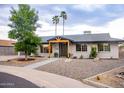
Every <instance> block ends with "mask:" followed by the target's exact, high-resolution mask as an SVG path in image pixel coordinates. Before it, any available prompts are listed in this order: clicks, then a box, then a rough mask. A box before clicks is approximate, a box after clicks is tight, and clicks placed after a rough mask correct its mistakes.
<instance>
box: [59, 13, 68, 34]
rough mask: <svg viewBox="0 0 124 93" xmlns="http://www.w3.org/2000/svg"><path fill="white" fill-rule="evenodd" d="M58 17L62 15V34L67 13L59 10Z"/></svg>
mask: <svg viewBox="0 0 124 93" xmlns="http://www.w3.org/2000/svg"><path fill="white" fill-rule="evenodd" d="M60 17H62V20H63V35H64V24H65V20H67V13H66V12H65V11H61V14H60Z"/></svg>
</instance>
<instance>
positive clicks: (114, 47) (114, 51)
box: [41, 43, 119, 58]
mask: <svg viewBox="0 0 124 93" xmlns="http://www.w3.org/2000/svg"><path fill="white" fill-rule="evenodd" d="M92 46H95V47H97V44H87V51H84V52H82V51H76V45H75V44H70V46H69V53H71V54H72V55H73V56H76V57H77V58H80V56H81V55H83V58H89V55H90V51H91V47H92ZM52 48H53V52H52V54H51V57H54V53H55V52H57V53H59V45H58V44H53V45H52ZM110 49H111V50H110V51H100V52H98V57H99V58H119V49H118V44H114V43H112V44H110ZM41 55H42V56H47V57H48V53H41Z"/></svg>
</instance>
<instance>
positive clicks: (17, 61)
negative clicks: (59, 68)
mask: <svg viewBox="0 0 124 93" xmlns="http://www.w3.org/2000/svg"><path fill="white" fill-rule="evenodd" d="M46 59H47V58H43V57H29V60H27V61H26V60H24V58H23V57H19V58H18V57H17V58H14V59H10V60H8V61H0V65H7V66H18V67H23V66H26V65H29V64H33V63H36V62H41V61H44V60H46Z"/></svg>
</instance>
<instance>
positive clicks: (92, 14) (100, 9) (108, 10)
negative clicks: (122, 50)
mask: <svg viewBox="0 0 124 93" xmlns="http://www.w3.org/2000/svg"><path fill="white" fill-rule="evenodd" d="M11 7H14V8H16V9H17V5H6V4H1V5H0V26H1V27H3V28H4V27H7V24H8V23H9V20H8V19H9V16H10V12H9V10H10V9H11ZM31 7H32V8H35V9H36V11H38V15H39V21H38V22H39V23H40V24H41V25H42V28H39V29H38V30H37V34H38V35H46V34H47V33H48V34H49V35H53V34H54V25H53V24H52V17H53V16H54V15H59V14H60V12H61V11H63V10H64V11H66V12H67V15H68V19H67V21H66V24H65V25H66V27H65V29H67V30H68V31H69V30H71V31H73V30H76V28H78V30H77V31H74V32H73V34H80V33H82V31H83V30H91V31H92V30H94V32H98V33H102V32H108V33H110V34H112V33H113V32H112V31H110V30H113V29H115V28H113V29H110V28H111V25H115V24H116V23H120V22H121V21H123V19H124V5H123V4H106V5H104V4H99V5H98V4H91V5H86V4H84V5H75V4H46V5H44V4H33V5H31ZM118 21H119V22H118ZM118 26H120V25H119V24H118ZM61 28H62V21H61V20H60V23H59V26H58V29H59V30H62V29H61ZM117 28H118V27H116V29H117ZM6 29H7V28H6ZM103 29H104V31H102V30H103ZM79 30H80V31H79ZM95 30H97V31H95ZM98 30H99V31H98ZM50 31H52V33H51V32H50ZM68 31H67V34H70V32H68ZM1 32H3V33H5V32H4V31H1ZM7 32H8V31H7ZM43 33H44V34H43ZM121 33H123V32H122V31H121V32H120V34H121ZM48 34H47V35H48ZM58 34H61V31H59V32H58ZM6 35H7V34H6ZM116 35H117V34H116V33H115V32H114V34H112V36H114V37H119V38H123V37H124V34H123V36H122V34H121V35H119V34H118V35H117V36H116ZM1 37H2V35H1ZM3 38H4V37H3Z"/></svg>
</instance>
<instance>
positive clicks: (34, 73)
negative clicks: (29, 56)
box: [0, 65, 93, 88]
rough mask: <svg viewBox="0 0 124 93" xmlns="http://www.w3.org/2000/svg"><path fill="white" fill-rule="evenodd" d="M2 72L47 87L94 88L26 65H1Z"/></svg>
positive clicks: (0, 70)
mask: <svg viewBox="0 0 124 93" xmlns="http://www.w3.org/2000/svg"><path fill="white" fill-rule="evenodd" d="M0 72H4V73H8V74H12V75H15V76H18V77H22V78H24V79H26V80H28V81H30V82H32V83H33V84H36V85H37V86H39V87H46V88H93V87H92V86H88V85H86V84H83V83H81V82H80V81H77V80H74V79H71V78H67V77H64V76H60V75H56V74H51V73H48V72H43V71H38V70H34V69H30V68H24V67H12V66H3V65H0Z"/></svg>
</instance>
